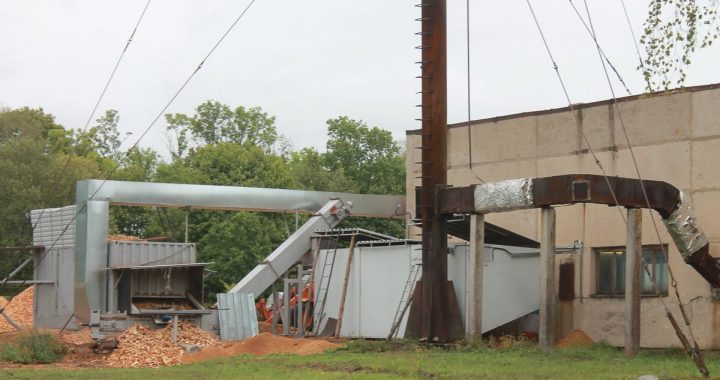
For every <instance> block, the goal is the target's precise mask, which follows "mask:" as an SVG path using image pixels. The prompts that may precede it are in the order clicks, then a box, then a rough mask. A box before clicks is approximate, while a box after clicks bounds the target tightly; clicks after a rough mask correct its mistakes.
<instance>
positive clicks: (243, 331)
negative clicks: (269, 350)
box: [217, 293, 259, 340]
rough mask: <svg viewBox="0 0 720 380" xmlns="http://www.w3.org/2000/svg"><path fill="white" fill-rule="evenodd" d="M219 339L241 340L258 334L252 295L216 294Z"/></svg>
mask: <svg viewBox="0 0 720 380" xmlns="http://www.w3.org/2000/svg"><path fill="white" fill-rule="evenodd" d="M217 302H218V319H219V322H220V339H222V340H243V339H247V338H250V337H253V336H255V335H257V334H258V333H259V330H258V320H257V314H256V311H255V296H253V294H252V293H218V294H217Z"/></svg>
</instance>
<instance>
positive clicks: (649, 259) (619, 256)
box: [595, 245, 668, 295]
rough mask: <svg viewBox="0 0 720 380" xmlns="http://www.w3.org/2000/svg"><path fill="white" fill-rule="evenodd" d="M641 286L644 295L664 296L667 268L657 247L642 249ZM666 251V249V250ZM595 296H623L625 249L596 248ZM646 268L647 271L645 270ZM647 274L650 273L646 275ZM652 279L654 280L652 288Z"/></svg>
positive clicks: (659, 248) (666, 287) (660, 249)
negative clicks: (658, 294) (657, 294)
mask: <svg viewBox="0 0 720 380" xmlns="http://www.w3.org/2000/svg"><path fill="white" fill-rule="evenodd" d="M642 250H643V262H642V267H641V268H640V272H641V274H642V279H641V286H642V290H641V291H642V293H644V294H656V293H660V294H665V293H667V289H668V267H667V262H666V261H665V255H664V254H663V250H662V248H661V246H659V245H653V246H645V247H643V249H642ZM666 250H667V249H666ZM595 252H596V255H597V294H599V295H623V294H625V248H624V247H619V248H597V249H595ZM645 267H647V271H646V270H645ZM648 272H650V273H649V274H648ZM652 278H654V279H655V287H656V288H657V290H656V289H655V288H654V287H653V282H652V280H651V279H652Z"/></svg>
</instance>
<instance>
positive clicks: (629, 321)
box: [625, 208, 642, 356]
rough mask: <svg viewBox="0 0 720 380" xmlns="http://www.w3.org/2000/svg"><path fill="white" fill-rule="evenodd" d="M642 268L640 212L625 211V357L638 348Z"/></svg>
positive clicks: (634, 353) (631, 354)
mask: <svg viewBox="0 0 720 380" xmlns="http://www.w3.org/2000/svg"><path fill="white" fill-rule="evenodd" d="M641 266H642V210H641V209H637V208H628V209H627V247H626V250H625V356H635V355H636V354H637V353H638V350H639V348H640V287H641V286H642V285H641V281H640V279H641V274H642V272H641Z"/></svg>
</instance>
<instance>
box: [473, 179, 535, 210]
mask: <svg viewBox="0 0 720 380" xmlns="http://www.w3.org/2000/svg"><path fill="white" fill-rule="evenodd" d="M532 183H533V182H532V179H531V178H522V179H511V180H507V181H500V182H492V183H484V184H482V185H478V186H476V187H475V212H477V213H478V214H489V213H493V212H505V211H515V210H525V209H530V208H534V207H535V205H534V204H533V196H532Z"/></svg>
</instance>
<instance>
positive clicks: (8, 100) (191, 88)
mask: <svg viewBox="0 0 720 380" xmlns="http://www.w3.org/2000/svg"><path fill="white" fill-rule="evenodd" d="M531 1H532V0H531ZM416 2H417V1H407V0H393V1H388V0H363V1H349V0H313V1H290V0H284V1H280V0H256V1H255V3H254V4H253V5H252V7H251V8H250V9H249V11H248V12H247V14H246V15H245V16H244V17H243V18H242V19H241V20H240V22H239V23H238V24H237V26H236V27H235V28H234V29H233V30H232V32H231V33H230V34H229V35H228V37H227V38H226V39H225V40H224V41H223V43H222V44H221V45H220V46H219V47H218V48H217V50H216V51H215V52H214V53H213V55H212V56H211V57H210V58H209V59H208V60H207V61H206V62H205V64H204V65H203V68H202V69H201V70H200V71H199V72H198V74H197V75H196V76H195V77H194V78H193V80H192V81H191V82H190V83H189V85H188V86H187V87H186V88H185V90H184V91H183V92H182V93H181V94H180V96H179V97H178V98H177V99H176V101H175V102H174V103H173V104H172V105H171V106H170V108H169V109H168V111H167V112H171V113H175V112H180V113H186V114H192V113H193V110H194V108H195V107H196V106H197V105H198V104H200V103H202V102H204V101H206V100H210V99H212V100H216V101H219V102H222V103H225V104H228V105H230V106H232V107H235V106H239V105H242V106H245V107H262V109H263V110H264V111H265V112H268V113H269V114H270V115H274V116H275V117H276V126H277V128H278V131H279V132H280V133H281V134H282V135H284V136H286V137H287V138H288V139H289V141H290V143H291V144H292V146H293V147H294V148H295V149H300V148H303V147H315V148H317V149H318V150H320V151H323V150H324V149H325V143H326V124H325V122H326V121H327V120H328V119H330V118H334V117H338V116H349V117H351V118H354V119H361V120H364V121H365V122H367V123H368V124H369V125H370V126H377V127H380V128H383V129H387V130H390V131H392V133H393V135H394V136H395V137H396V138H397V139H399V140H403V139H404V137H405V131H406V130H409V129H418V128H419V127H420V125H419V124H418V122H416V121H415V120H414V119H415V118H417V117H419V109H418V108H417V107H416V104H418V102H419V100H420V99H419V97H418V95H416V92H417V91H419V90H420V80H419V79H416V78H415V76H417V75H419V72H420V69H419V67H418V66H417V65H416V64H415V62H416V61H418V60H419V57H420V52H419V51H418V50H416V49H415V46H417V45H418V44H419V37H418V36H416V35H415V32H417V31H418V30H419V28H420V25H419V22H417V21H414V20H415V18H417V17H419V15H420V10H419V8H417V7H415V6H414V4H415V3H416ZM145 3H146V0H124V1H109V0H94V1H90V0H85V1H76V0H63V1H54V0H53V1H51V0H0V7H1V8H2V11H0V107H9V108H18V107H24V106H28V107H42V108H43V109H44V110H45V111H46V112H49V113H51V114H53V115H54V116H55V117H56V121H57V122H58V123H60V124H62V125H63V126H65V127H66V128H73V129H81V128H82V127H83V126H84V125H85V122H86V120H87V119H88V117H89V116H90V113H91V111H92V109H93V106H94V105H95V102H96V101H97V99H98V96H99V95H100V92H101V91H102V88H103V86H104V85H105V82H106V80H107V78H108V76H109V75H110V72H111V70H112V68H113V65H114V64H115V62H116V60H117V59H118V56H119V55H120V53H121V51H122V49H123V48H124V47H125V44H126V42H127V40H128V37H129V36H130V34H131V32H132V29H133V27H134V25H135V23H136V22H137V19H138V17H139V15H140V13H141V11H142V9H143V7H144V6H145ZM248 3H249V0H232V1H228V0H212V1H189V0H153V1H152V2H151V3H150V5H149V7H148V9H147V13H146V14H145V17H144V19H143V21H142V23H141V24H140V26H139V28H138V30H137V33H136V34H135V37H134V39H133V41H132V43H131V45H130V47H129V48H128V50H127V53H126V54H125V57H124V59H123V61H122V63H121V64H120V66H119V68H118V71H117V74H116V76H115V78H114V79H113V82H112V83H111V84H110V87H109V89H108V91H107V93H106V95H105V97H104V99H103V101H102V103H101V104H100V107H99V111H98V113H97V114H96V115H95V117H94V118H97V117H99V116H100V115H101V114H102V113H103V112H104V110H107V109H116V110H118V111H119V113H120V124H119V129H120V131H121V132H122V133H123V134H124V133H126V132H130V133H132V135H131V136H129V137H128V140H127V142H126V144H127V145H130V144H131V143H133V142H135V140H137V138H138V137H139V136H140V135H141V134H142V131H143V130H145V129H146V128H147V127H148V126H149V125H150V123H151V122H152V120H153V119H154V118H155V117H156V116H157V115H158V114H159V113H160V111H161V110H162V108H163V107H164V106H165V104H166V103H167V102H168V101H169V100H170V98H171V97H172V95H173V94H174V93H175V91H177V89H178V88H179V86H180V85H181V84H182V82H183V81H184V80H185V79H186V78H187V77H188V75H190V73H191V72H192V71H193V70H195V68H196V67H197V65H198V64H199V63H200V61H201V60H202V58H203V57H204V56H205V55H206V54H207V52H208V51H209V50H210V48H211V47H212V46H213V45H214V44H215V43H216V42H217V40H218V39H219V38H220V36H221V35H222V34H223V33H224V32H225V30H226V29H227V28H228V27H229V25H230V24H231V23H232V22H233V21H234V20H235V18H236V17H237V16H238V15H239V14H240V13H241V12H242V10H243V9H245V7H246V6H247V4H248ZM470 3H471V4H470V62H471V64H470V79H469V82H470V89H471V107H470V108H471V118H472V119H481V118H485V117H493V116H501V115H507V114H512V113H518V112H525V111H534V110H542V109H548V108H556V107H563V106H567V101H566V99H565V97H564V95H563V93H562V90H561V88H560V85H559V83H558V81H557V77H556V76H555V72H554V71H553V68H552V64H551V63H550V61H549V58H548V56H547V53H546V51H545V48H544V46H543V45H542V41H541V39H540V37H539V34H538V31H537V28H536V26H535V24H534V22H533V20H532V16H531V14H530V12H529V9H528V6H527V3H526V2H525V0H505V1H487V0H471V1H470ZM575 3H576V5H577V6H579V7H581V6H582V2H581V1H577V0H576V1H575ZM625 3H626V5H627V6H628V13H629V17H630V19H631V23H632V26H633V28H634V30H635V33H636V36H637V37H639V36H640V34H639V33H640V32H641V31H642V24H643V21H644V17H645V15H646V13H647V4H648V1H646V0H643V1H639V0H627V1H625ZM532 4H533V6H534V8H535V11H536V13H537V16H538V19H539V21H540V23H541V25H542V27H543V29H544V32H545V34H546V37H547V40H548V42H549V45H550V49H551V50H552V52H553V55H554V56H555V59H556V61H557V63H558V65H559V68H560V71H561V73H562V75H563V78H564V80H565V82H566V85H567V88H568V91H569V95H570V97H571V101H572V102H573V103H582V102H591V101H596V100H603V99H608V98H610V97H611V95H610V90H609V88H608V85H607V82H606V78H605V76H604V74H603V71H602V66H601V64H600V61H599V60H598V55H597V51H596V50H595V46H594V43H593V42H592V40H591V39H590V37H589V35H588V34H587V32H586V31H585V29H584V28H583V26H582V24H581V23H580V21H579V19H578V18H577V16H576V15H575V13H574V12H573V10H572V8H571V6H570V3H569V2H568V1H566V0H543V1H539V0H534V1H532ZM588 4H589V7H590V11H591V15H592V17H593V23H594V25H595V28H596V32H597V35H598V40H599V41H600V44H601V46H602V48H603V50H604V51H605V53H606V54H607V56H608V57H609V58H610V60H611V61H612V62H613V64H614V65H615V66H616V67H617V69H618V70H619V72H620V73H621V75H622V76H623V78H624V79H625V81H626V83H627V84H628V86H629V88H630V90H631V92H632V93H633V94H638V93H642V92H643V91H644V82H643V79H642V75H641V73H640V72H639V71H638V70H637V69H636V67H637V66H638V56H637V53H636V51H635V46H634V42H633V39H632V37H631V34H630V31H629V28H628V25H627V23H626V20H625V15H624V13H623V9H622V5H621V2H620V0H588ZM581 9H582V8H581ZM466 32H467V29H466V2H465V1H461V0H448V122H449V123H457V122H463V121H467V118H468V107H467V85H468V75H467V70H468V69H467V46H466V43H467V41H466ZM641 49H642V46H641ZM719 60H720V49H718V48H717V47H713V48H710V49H705V50H700V51H698V53H697V54H696V55H695V57H694V62H693V65H692V67H691V69H690V70H689V74H688V79H687V82H686V85H687V86H691V85H699V84H707V83H717V82H720V70H717V69H716V66H717V62H718V61H719ZM616 92H617V94H618V95H622V94H626V93H625V91H624V89H621V88H620V87H616ZM165 130H166V125H165V122H164V119H163V118H161V119H160V121H159V122H158V123H156V124H155V125H154V126H153V127H152V129H151V130H150V132H149V133H148V134H147V136H145V138H143V139H142V141H141V143H140V145H141V146H143V147H153V148H155V149H156V150H158V151H159V152H160V153H161V155H162V156H163V157H166V158H167V157H168V156H169V153H168V149H167V137H166V134H165Z"/></svg>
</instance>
